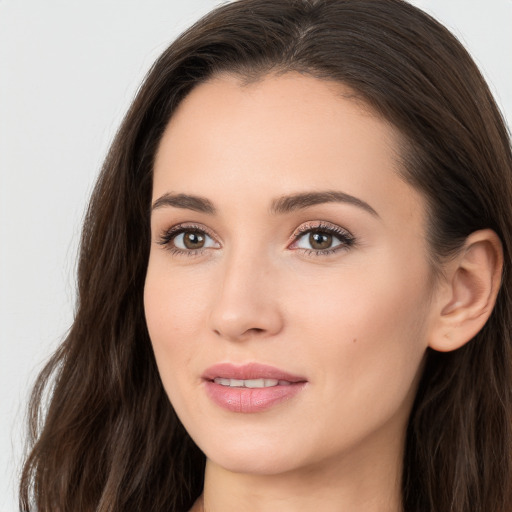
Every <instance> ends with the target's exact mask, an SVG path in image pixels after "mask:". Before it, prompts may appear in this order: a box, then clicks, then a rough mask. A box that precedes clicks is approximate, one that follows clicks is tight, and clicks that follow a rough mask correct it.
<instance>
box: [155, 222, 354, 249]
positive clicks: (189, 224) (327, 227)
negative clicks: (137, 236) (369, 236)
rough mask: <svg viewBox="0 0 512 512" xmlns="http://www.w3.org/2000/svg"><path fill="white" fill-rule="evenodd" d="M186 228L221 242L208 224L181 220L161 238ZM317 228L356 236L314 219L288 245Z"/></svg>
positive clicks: (173, 234) (303, 225) (303, 226)
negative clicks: (201, 232)
mask: <svg viewBox="0 0 512 512" xmlns="http://www.w3.org/2000/svg"><path fill="white" fill-rule="evenodd" d="M186 230H197V231H203V232H204V233H205V234H206V235H208V236H209V237H211V238H212V239H213V240H215V241H216V242H217V243H221V242H220V239H219V237H218V236H217V235H216V234H215V233H214V232H213V231H212V230H211V229H210V228H208V227H207V226H205V225H204V224H201V223H196V222H180V223H178V224H176V225H174V226H171V227H170V228H167V229H163V230H162V231H161V234H160V235H159V238H163V237H169V238H170V237H171V236H175V235H177V234H179V233H181V232H183V231H186ZM315 230H324V231H328V232H330V233H333V234H334V235H336V234H338V235H343V234H345V235H346V236H347V237H350V238H354V237H353V235H352V233H351V232H350V231H349V230H348V229H346V228H343V227H341V226H339V225H338V224H334V223H332V222H328V221H324V220H314V221H307V222H303V223H302V224H300V225H299V226H298V227H296V228H295V229H294V230H293V232H292V233H291V235H290V236H289V238H288V242H287V246H289V244H290V243H293V242H295V241H297V239H298V238H300V237H301V236H303V235H305V234H307V233H308V232H310V231H315Z"/></svg>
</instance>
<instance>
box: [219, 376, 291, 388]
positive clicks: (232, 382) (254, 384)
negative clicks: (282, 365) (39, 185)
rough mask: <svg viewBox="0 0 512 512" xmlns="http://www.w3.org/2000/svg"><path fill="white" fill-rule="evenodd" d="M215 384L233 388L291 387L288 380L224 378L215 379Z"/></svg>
mask: <svg viewBox="0 0 512 512" xmlns="http://www.w3.org/2000/svg"><path fill="white" fill-rule="evenodd" d="M213 382H215V384H220V385H221V386H229V387H231V388H270V387H273V386H277V385H279V386H289V385H290V384H291V383H290V382H288V381H286V380H277V379H246V380H239V379H224V378H222V377H217V378H215V379H213Z"/></svg>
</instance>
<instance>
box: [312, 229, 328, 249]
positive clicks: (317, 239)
mask: <svg viewBox="0 0 512 512" xmlns="http://www.w3.org/2000/svg"><path fill="white" fill-rule="evenodd" d="M309 244H310V246H311V248H312V249H315V250H318V251H321V250H324V249H329V248H330V247H331V245H332V235H331V234H329V233H324V232H322V231H312V232H311V233H309Z"/></svg>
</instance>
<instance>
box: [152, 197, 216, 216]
mask: <svg viewBox="0 0 512 512" xmlns="http://www.w3.org/2000/svg"><path fill="white" fill-rule="evenodd" d="M164 206H173V207H174V208H183V209H186V210H194V211H196V212H201V213H208V214H209V215H215V213H216V210H215V207H214V206H213V203H212V202H211V201H210V200H209V199H206V198H204V197H199V196H191V195H188V194H171V193H167V194H164V195H163V196H161V197H159V198H158V199H157V200H156V201H155V202H154V203H153V205H152V207H151V211H155V210H157V209H158V208H163V207H164Z"/></svg>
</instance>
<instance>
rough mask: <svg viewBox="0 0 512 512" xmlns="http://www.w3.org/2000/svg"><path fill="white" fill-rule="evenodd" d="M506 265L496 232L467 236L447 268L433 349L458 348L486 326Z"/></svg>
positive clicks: (430, 342) (482, 232)
mask: <svg viewBox="0 0 512 512" xmlns="http://www.w3.org/2000/svg"><path fill="white" fill-rule="evenodd" d="M502 267H503V248H502V245H501V241H500V239H499V237H498V235H497V234H496V233H495V232H494V231H492V230H490V229H484V230H480V231H475V232H474V233H472V234H471V235H470V236H469V237H468V238H467V239H466V242H465V244H464V247H463V248H462V249H461V251H460V253H459V254H458V255H457V256H456V257H455V258H454V259H453V260H451V261H450V262H449V263H448V264H447V266H446V269H445V270H446V275H445V277H446V281H445V283H444V284H443V285H442V287H441V288H442V291H440V293H439V296H438V301H437V308H438V309H437V311H438V312H437V313H436V319H435V322H434V324H435V327H434V329H433V330H432V332H431V336H430V340H429V346H430V347H431V348H432V349H434V350H438V351H441V352H448V351H451V350H456V349H458V348H460V347H461V346H463V345H464V344H466V343H467V342H468V341H470V340H471V339H472V338H474V337H475V336H476V334H477V333H478V332H479V331H480V330H481V329H482V327H483V326H484V325H485V323H486V322H487V320H488V318H489V316H490V315H491V312H492V310H493V308H494V305H495V303H496V297H497V295H498V291H499V287H500V282H501V274H502Z"/></svg>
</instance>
